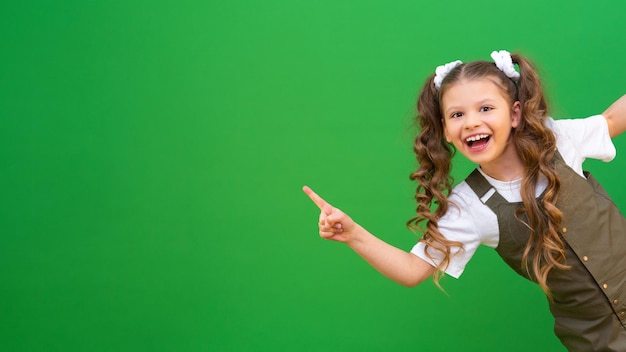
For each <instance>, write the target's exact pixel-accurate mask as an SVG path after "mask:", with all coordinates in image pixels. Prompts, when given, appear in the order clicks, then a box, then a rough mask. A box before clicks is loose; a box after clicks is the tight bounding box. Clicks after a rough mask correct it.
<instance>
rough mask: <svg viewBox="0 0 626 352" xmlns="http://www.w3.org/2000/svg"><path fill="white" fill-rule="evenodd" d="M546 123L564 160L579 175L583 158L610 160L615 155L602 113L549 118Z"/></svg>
mask: <svg viewBox="0 0 626 352" xmlns="http://www.w3.org/2000/svg"><path fill="white" fill-rule="evenodd" d="M548 125H549V127H550V128H551V129H552V130H553V131H554V133H555V135H556V138H557V147H558V149H559V152H560V153H561V155H562V156H563V158H564V159H565V162H566V163H567V164H568V165H569V166H570V167H571V168H573V169H574V170H575V171H576V172H578V173H579V174H581V175H582V163H583V162H584V161H585V159H587V158H591V159H598V160H602V161H611V160H613V158H614V157H615V153H616V151H615V146H614V145H613V141H611V136H610V135H609V127H608V125H607V122H606V119H605V118H604V117H603V116H602V115H595V116H591V117H587V118H583V119H567V120H552V119H550V120H549V121H548Z"/></svg>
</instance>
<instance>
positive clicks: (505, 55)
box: [491, 50, 520, 81]
mask: <svg viewBox="0 0 626 352" xmlns="http://www.w3.org/2000/svg"><path fill="white" fill-rule="evenodd" d="M491 58H492V59H493V62H495V63H496V66H498V68H499V69H500V71H502V72H504V74H505V75H506V76H507V77H509V78H510V79H512V80H514V81H517V80H518V79H519V77H520V76H519V72H517V71H515V66H513V59H511V53H509V52H508V51H506V50H500V51H494V52H492V53H491Z"/></svg>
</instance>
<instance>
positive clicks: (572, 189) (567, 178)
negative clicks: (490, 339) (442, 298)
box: [465, 152, 626, 352]
mask: <svg viewBox="0 0 626 352" xmlns="http://www.w3.org/2000/svg"><path fill="white" fill-rule="evenodd" d="M554 163H555V166H556V169H557V172H558V173H559V175H560V177H561V190H560V193H559V200H558V202H557V206H558V208H559V209H560V210H561V211H562V212H563V215H564V217H563V222H562V224H561V225H562V229H561V232H560V235H561V236H562V237H563V238H564V239H565V241H566V263H567V265H569V266H570V267H571V268H570V269H568V270H558V269H552V270H551V271H550V273H549V275H548V279H547V284H548V288H549V289H550V290H551V292H552V294H553V296H554V298H553V300H552V301H550V302H549V305H550V311H551V313H552V315H553V316H554V320H555V322H554V332H555V334H556V335H557V336H558V338H559V339H560V340H561V342H562V343H563V344H564V345H565V346H566V347H567V348H568V350H570V351H620V352H625V351H626V316H625V315H626V220H625V219H624V216H623V215H622V214H621V213H620V211H619V210H618V209H617V207H616V206H615V204H614V203H613V201H612V200H611V199H610V198H609V196H608V195H607V193H606V192H605V191H604V189H603V188H602V187H601V186H600V185H599V184H598V183H597V182H596V180H595V179H594V178H593V177H592V176H591V174H589V173H586V172H585V175H586V176H587V179H584V178H583V177H581V176H580V175H579V174H577V173H576V172H575V171H574V170H572V169H571V168H570V167H569V166H568V165H566V164H565V163H564V162H563V159H562V158H561V156H560V155H559V153H558V152H557V153H556V156H555V160H554ZM465 181H466V182H467V183H468V185H469V186H470V187H471V188H472V190H473V191H474V192H475V193H476V195H478V197H479V198H483V197H484V196H485V195H487V193H488V192H489V191H490V190H491V189H492V186H491V185H490V184H489V182H488V181H487V180H486V179H485V178H484V177H483V176H482V174H481V173H480V172H478V170H474V172H472V173H471V174H470V176H468V178H467V179H466V180H465ZM494 190H495V189H494ZM541 197H543V195H541V196H540V198H541ZM483 202H484V203H485V205H487V206H488V207H489V208H491V210H492V211H493V212H494V213H495V214H496V215H497V217H498V226H499V229H500V239H499V243H498V247H497V248H496V251H497V252H498V254H499V255H500V257H502V259H503V260H504V261H505V262H506V263H507V264H508V265H509V266H510V267H511V268H512V269H513V270H515V271H516V272H517V273H518V274H520V275H522V276H523V277H525V278H527V279H529V280H531V281H535V282H536V280H535V279H534V278H533V277H532V275H529V274H528V273H526V272H525V270H523V269H522V253H523V251H524V248H525V246H526V242H527V241H528V238H529V230H528V229H527V228H526V227H525V225H524V224H522V223H521V222H520V221H519V220H517V219H516V218H515V216H514V214H515V211H516V210H517V209H518V208H520V207H521V203H509V202H507V201H506V200H505V199H504V198H503V197H502V196H501V195H500V194H499V193H498V192H497V191H496V192H495V193H493V195H492V196H491V197H490V198H489V199H487V200H483ZM522 218H523V217H522ZM523 219H524V220H526V219H525V218H523Z"/></svg>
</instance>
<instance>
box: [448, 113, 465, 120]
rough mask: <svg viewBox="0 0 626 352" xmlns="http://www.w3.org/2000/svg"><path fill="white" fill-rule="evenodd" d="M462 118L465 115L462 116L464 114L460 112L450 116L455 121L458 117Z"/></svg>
mask: <svg viewBox="0 0 626 352" xmlns="http://www.w3.org/2000/svg"><path fill="white" fill-rule="evenodd" d="M461 116H463V114H462V113H460V112H453V113H452V114H451V115H450V118H451V119H453V118H456V117H461Z"/></svg>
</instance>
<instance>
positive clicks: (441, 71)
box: [434, 60, 463, 90]
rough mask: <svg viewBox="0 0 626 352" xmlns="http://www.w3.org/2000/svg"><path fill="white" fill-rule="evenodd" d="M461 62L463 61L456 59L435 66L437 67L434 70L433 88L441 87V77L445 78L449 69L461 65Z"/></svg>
mask: <svg viewBox="0 0 626 352" xmlns="http://www.w3.org/2000/svg"><path fill="white" fill-rule="evenodd" d="M462 63H463V62H462V61H460V60H456V61H452V62H448V63H447V64H445V65H441V66H437V69H436V70H435V79H434V82H435V88H437V90H439V88H441V82H443V79H444V78H446V76H447V75H448V73H450V71H452V70H453V69H454V68H455V67H457V66H459V65H461V64H462Z"/></svg>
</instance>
